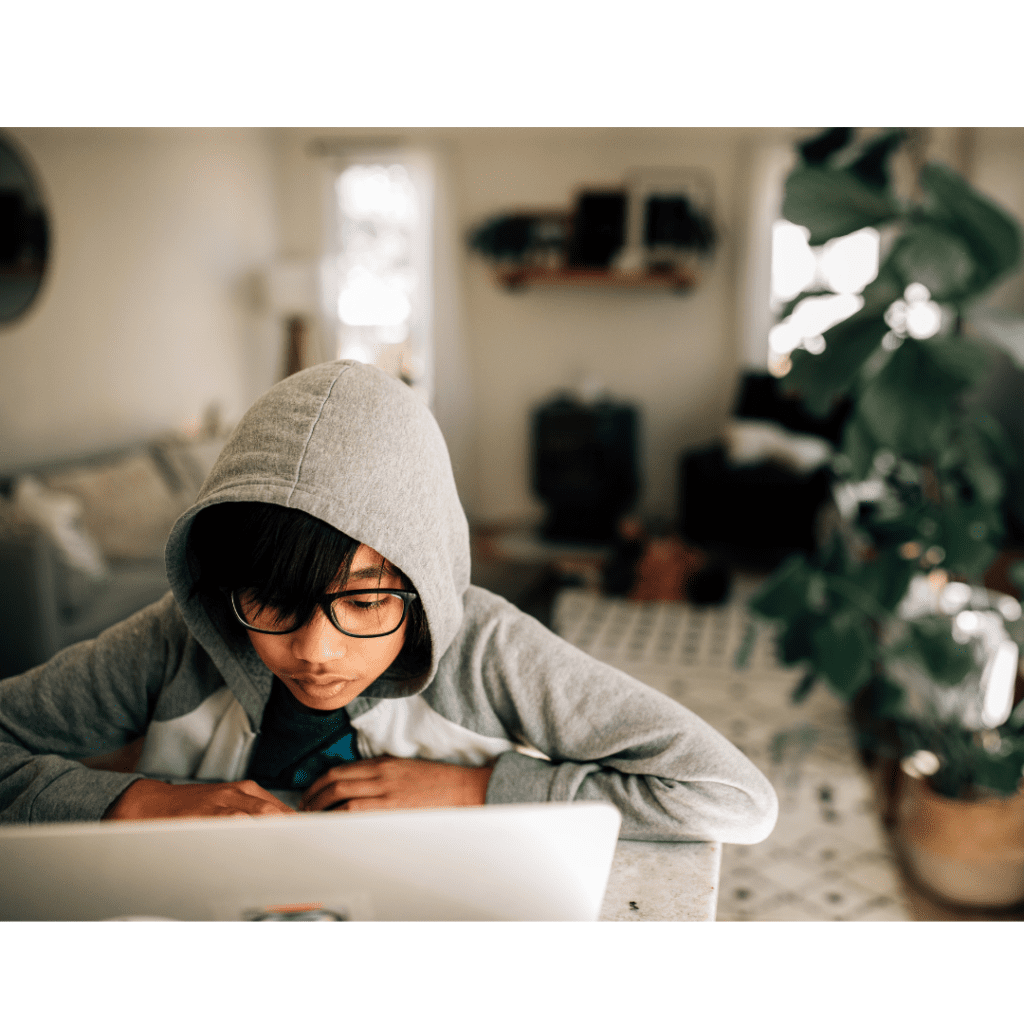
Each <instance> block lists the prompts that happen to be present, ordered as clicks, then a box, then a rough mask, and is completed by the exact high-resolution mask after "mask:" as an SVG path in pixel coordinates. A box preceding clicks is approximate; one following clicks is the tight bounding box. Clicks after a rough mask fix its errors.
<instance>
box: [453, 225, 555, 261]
mask: <svg viewBox="0 0 1024 1024" xmlns="http://www.w3.org/2000/svg"><path fill="white" fill-rule="evenodd" d="M567 222H568V217H567V215H566V214H564V213H529V214H527V213H517V214H507V215H502V216H500V217H492V218H491V219H490V220H488V221H486V222H485V223H483V224H481V225H480V226H479V227H478V228H475V229H474V230H473V231H472V232H470V235H469V245H470V248H472V249H475V250H476V251H477V252H479V253H481V254H482V255H484V256H486V257H488V258H489V259H492V260H497V261H498V262H506V263H513V264H517V265H520V266H524V267H525V266H538V265H539V266H552V265H555V266H560V265H561V264H563V263H564V262H565V246H566V236H567V233H568V224H567Z"/></svg>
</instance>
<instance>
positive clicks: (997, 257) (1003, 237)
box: [921, 163, 1021, 292]
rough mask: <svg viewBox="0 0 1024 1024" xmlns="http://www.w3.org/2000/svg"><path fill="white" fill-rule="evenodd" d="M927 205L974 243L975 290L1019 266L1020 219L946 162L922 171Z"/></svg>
mask: <svg viewBox="0 0 1024 1024" xmlns="http://www.w3.org/2000/svg"><path fill="white" fill-rule="evenodd" d="M921 188H922V190H923V192H924V196H925V203H924V205H925V209H926V210H927V211H928V212H929V213H930V214H931V215H932V217H934V218H936V219H937V220H940V221H943V222H945V223H946V225H947V226H948V227H949V228H950V230H952V231H954V232H955V233H957V234H958V235H960V236H961V237H962V238H963V240H964V241H965V242H966V243H967V245H968V246H969V247H970V249H971V251H972V253H973V255H974V259H975V262H976V265H977V272H976V274H975V277H974V280H973V281H972V284H971V291H973V292H980V291H982V290H984V289H985V288H987V287H988V286H989V285H991V284H992V283H993V282H994V281H995V280H996V279H997V278H999V277H1001V276H1002V275H1003V274H1005V273H1007V272H1008V271H1009V270H1011V269H1012V268H1013V267H1014V266H1016V264H1017V262H1018V260H1019V259H1020V255H1021V233H1020V228H1019V227H1018V226H1017V224H1016V222H1015V221H1014V220H1013V219H1012V218H1011V217H1009V216H1008V215H1007V214H1006V213H1004V212H1003V211H1002V210H1000V209H999V207H997V206H996V205H995V204H994V203H992V202H991V201H990V200H988V199H986V198H985V197H984V196H982V195H981V194H980V193H978V192H976V191H975V190H974V189H972V188H971V187H970V185H968V184H967V182H965V181H964V180H963V178H961V177H960V176H959V175H958V174H956V173H955V172H954V171H952V170H950V168H948V167H946V166H944V165H943V164H935V163H932V164H927V165H926V166H925V167H924V169H923V170H922V171H921Z"/></svg>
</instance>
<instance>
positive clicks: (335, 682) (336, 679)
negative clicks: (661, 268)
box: [288, 675, 356, 687]
mask: <svg viewBox="0 0 1024 1024" xmlns="http://www.w3.org/2000/svg"><path fill="white" fill-rule="evenodd" d="M288 678H289V679H291V681H292V682H293V683H296V684H298V685H299V686H313V687H323V686H340V685H345V684H348V683H354V682H355V681H356V680H354V679H344V678H342V677H341V676H333V675H322V676H289V677H288Z"/></svg>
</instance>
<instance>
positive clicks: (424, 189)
mask: <svg viewBox="0 0 1024 1024" xmlns="http://www.w3.org/2000/svg"><path fill="white" fill-rule="evenodd" d="M432 214H433V174H432V169H431V166H430V164H429V162H428V161H427V159H426V158H425V157H422V156H419V155H417V154H406V153H399V152H394V153H390V154H388V153H384V154H365V155H362V156H359V157H355V158H352V159H350V160H347V161H345V162H344V163H343V164H341V165H339V166H336V167H335V169H334V171H333V172H332V175H331V179H330V185H329V198H328V218H327V246H326V248H327V251H326V253H325V257H324V261H323V268H322V269H323V285H324V289H323V293H324V296H325V302H326V305H327V309H326V311H325V312H326V314H327V319H328V323H329V325H330V330H331V332H332V335H333V338H332V340H333V342H334V348H335V354H336V356H337V358H339V359H357V360H359V361H360V362H364V363H372V364H374V365H376V366H379V367H380V368H381V369H383V370H384V371H385V372H387V373H390V374H391V375H392V376H394V377H398V378H399V379H400V380H404V381H405V382H406V383H407V384H409V385H410V386H411V387H412V388H413V389H414V390H415V391H417V392H418V393H419V394H420V396H421V397H422V398H423V399H424V401H426V402H427V403H428V404H429V403H430V401H431V397H432V386H433V380H432V377H433V358H432V354H433V315H432V303H431V287H432V281H431V279H432V266H431V253H432V230H433V225H432Z"/></svg>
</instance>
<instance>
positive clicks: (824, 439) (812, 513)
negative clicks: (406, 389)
mask: <svg viewBox="0 0 1024 1024" xmlns="http://www.w3.org/2000/svg"><path fill="white" fill-rule="evenodd" d="M847 415H848V408H847V406H846V405H840V406H837V407H836V408H835V409H834V410H833V412H832V413H831V415H830V416H829V417H828V418H827V419H815V418H814V417H811V416H810V415H809V414H808V413H807V412H805V411H804V409H803V406H802V405H801V404H800V402H799V400H797V399H795V398H790V397H787V396H786V395H784V394H783V393H782V392H781V389H780V387H779V382H778V381H777V380H776V379H775V378H774V377H772V376H771V375H769V374H767V373H758V372H753V371H751V372H749V373H746V374H745V375H744V377H743V378H742V380H741V382H740V389H739V395H738V398H737V401H736V405H735V412H734V414H733V419H732V421H731V423H730V424H729V426H728V428H727V430H726V436H725V437H724V438H723V439H722V440H720V441H718V442H716V443H715V444H713V445H710V446H708V447H706V448H702V449H700V450H697V451H688V452H684V453H683V454H682V455H681V456H680V460H679V522H678V526H679V532H680V534H681V536H682V537H683V539H684V540H685V541H688V542H690V543H692V544H696V545H699V546H701V547H704V548H706V549H708V550H710V551H714V552H715V553H717V554H719V555H721V556H722V557H724V558H726V559H727V560H728V561H730V562H733V563H735V564H738V565H742V566H745V567H748V568H752V569H762V570H763V569H768V568H771V567H773V566H774V565H777V564H778V563H779V562H780V561H781V560H782V559H783V558H785V556H786V555H788V554H790V553H792V552H794V551H813V550H814V548H815V546H816V543H817V528H818V524H819V517H820V516H821V515H822V512H823V510H824V509H825V508H826V507H827V505H828V503H829V501H830V495H831V488H832V481H833V474H832V470H831V467H830V465H829V460H830V457H831V454H832V449H833V447H834V446H838V444H839V442H840V440H841V437H842V430H843V426H844V424H845V422H846V417H847Z"/></svg>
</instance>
